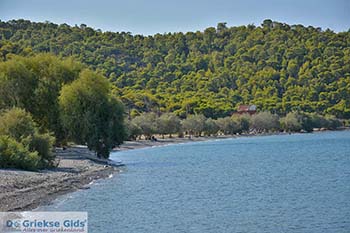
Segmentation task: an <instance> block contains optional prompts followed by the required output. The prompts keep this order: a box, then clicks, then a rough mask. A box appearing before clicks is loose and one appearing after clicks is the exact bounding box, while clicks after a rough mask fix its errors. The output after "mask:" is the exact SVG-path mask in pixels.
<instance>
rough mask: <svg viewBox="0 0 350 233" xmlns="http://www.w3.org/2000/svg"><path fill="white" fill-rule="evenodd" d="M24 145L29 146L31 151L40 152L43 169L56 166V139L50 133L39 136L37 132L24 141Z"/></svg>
mask: <svg viewBox="0 0 350 233" xmlns="http://www.w3.org/2000/svg"><path fill="white" fill-rule="evenodd" d="M22 143H23V145H26V146H28V148H29V151H36V152H38V155H39V156H40V159H41V165H42V167H52V166H54V160H55V155H54V154H53V153H52V145H53V144H54V143H55V138H54V137H53V136H51V135H50V134H49V133H45V134H39V133H37V132H36V133H34V135H31V136H29V137H27V138H25V139H24V140H22Z"/></svg>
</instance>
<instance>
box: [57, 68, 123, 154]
mask: <svg viewBox="0 0 350 233" xmlns="http://www.w3.org/2000/svg"><path fill="white" fill-rule="evenodd" d="M59 104H60V109H61V119H62V123H63V125H64V127H65V130H66V132H67V134H68V137H69V138H70V139H71V140H73V141H74V142H76V143H80V144H87V146H88V148H89V149H91V150H94V151H96V153H97V156H98V157H103V158H108V156H109V153H110V151H111V149H112V148H114V147H115V146H118V145H120V144H121V143H122V142H123V140H124V138H125V136H126V135H125V129H124V123H123V112H124V110H123V106H122V105H121V103H120V102H119V101H118V100H117V99H116V98H115V97H114V96H112V95H111V88H110V84H109V83H108V81H107V80H106V79H105V78H104V77H103V76H102V75H99V74H96V73H94V72H92V71H90V70H84V71H83V72H82V73H80V75H79V78H78V79H77V80H75V81H73V82H72V83H71V84H68V85H65V86H64V87H63V88H62V91H61V95H60V97H59Z"/></svg>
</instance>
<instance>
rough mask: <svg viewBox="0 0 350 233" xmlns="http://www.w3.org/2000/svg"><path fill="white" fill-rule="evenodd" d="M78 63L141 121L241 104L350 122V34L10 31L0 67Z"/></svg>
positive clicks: (299, 29) (263, 29)
mask: <svg viewBox="0 0 350 233" xmlns="http://www.w3.org/2000/svg"><path fill="white" fill-rule="evenodd" d="M39 52H40V53H42V52H49V53H53V54H55V55H59V56H62V57H68V56H72V57H74V58H76V59H77V60H80V61H81V62H83V63H85V64H87V65H88V66H89V67H90V68H92V69H95V70H97V71H98V72H100V73H102V74H103V75H105V76H106V77H108V78H109V80H110V81H111V82H112V83H113V84H114V85H115V86H116V87H117V88H116V91H115V93H117V95H119V97H120V98H121V99H122V100H123V102H124V104H125V105H126V106H127V108H128V109H129V112H130V113H131V115H137V114H138V113H139V112H150V111H153V112H174V113H176V114H177V115H179V116H180V117H185V116H186V115H187V114H194V113H196V114H204V115H205V116H206V117H213V118H217V117H223V116H227V115H230V114H231V113H232V112H233V111H234V110H235V109H236V108H237V106H238V105H239V104H242V103H243V104H255V105H257V106H258V109H259V110H268V111H271V112H273V113H278V114H280V115H284V114H286V113H287V112H291V111H298V110H300V111H304V112H316V113H320V114H333V115H335V116H337V117H339V118H350V32H340V33H335V32H333V31H331V30H321V29H320V28H315V27H304V26H302V25H287V24H283V23H278V22H272V21H271V20H265V21H264V22H263V23H262V25H261V26H254V25H248V26H240V27H227V26H226V24H225V23H219V24H218V25H217V27H216V28H214V27H210V28H207V29H205V30H204V31H203V32H199V31H197V32H187V33H169V34H156V35H153V36H142V35H131V34H130V33H127V32H116V33H114V32H102V31H101V30H94V29H92V28H90V27H88V26H86V25H83V24H82V25H80V26H74V27H72V26H69V25H66V24H61V25H57V24H54V23H50V22H45V23H33V22H30V21H26V20H13V21H8V22H0V59H1V60H3V61H5V60H8V59H10V58H11V55H12V54H19V55H22V56H30V55H32V54H35V53H39Z"/></svg>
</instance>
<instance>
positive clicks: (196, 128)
mask: <svg viewBox="0 0 350 233" xmlns="http://www.w3.org/2000/svg"><path fill="white" fill-rule="evenodd" d="M205 122H206V118H205V116H204V115H189V116H188V117H187V118H186V119H184V120H182V122H181V124H182V128H183V129H184V130H185V131H187V132H188V133H189V134H190V135H195V136H201V134H202V132H203V131H204V129H205Z"/></svg>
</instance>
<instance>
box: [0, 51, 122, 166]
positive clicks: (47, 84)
mask: <svg viewBox="0 0 350 233" xmlns="http://www.w3.org/2000/svg"><path fill="white" fill-rule="evenodd" d="M123 119H124V108H123V105H122V103H121V102H120V101H119V100H118V99H117V98H116V94H115V91H114V90H113V87H112V85H111V84H110V82H109V81H108V80H107V79H106V78H105V77H104V76H103V75H101V74H98V73H96V72H93V71H91V70H89V69H88V68H87V67H86V66H84V65H82V64H81V63H79V62H75V61H73V60H72V59H64V60H61V59H59V58H57V57H55V56H52V55H48V54H39V55H36V56H34V57H20V56H13V57H11V59H7V61H5V62H0V168H1V167H17V168H23V169H31V170H35V169H39V168H43V167H48V166H54V165H55V162H54V159H55V158H54V155H53V153H52V149H53V145H54V144H56V145H65V144H66V143H67V142H74V143H79V144H83V145H87V146H88V148H89V149H91V150H94V151H96V154H97V156H98V157H104V158H107V157H108V156H109V152H110V151H111V149H112V148H114V147H115V146H117V145H119V144H121V143H122V142H123V140H124V139H125V136H126V133H125V129H124V120H123Z"/></svg>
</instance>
